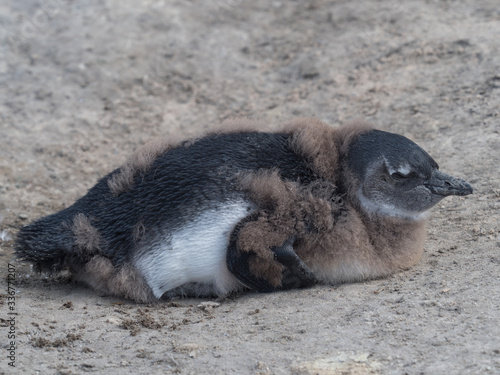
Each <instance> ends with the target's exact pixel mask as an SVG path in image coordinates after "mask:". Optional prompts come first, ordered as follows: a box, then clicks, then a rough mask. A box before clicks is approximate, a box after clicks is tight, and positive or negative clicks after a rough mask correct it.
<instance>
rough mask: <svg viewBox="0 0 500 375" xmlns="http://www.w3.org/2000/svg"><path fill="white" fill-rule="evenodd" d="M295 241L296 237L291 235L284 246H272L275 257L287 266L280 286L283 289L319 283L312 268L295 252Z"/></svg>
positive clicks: (305, 286)
mask: <svg viewBox="0 0 500 375" xmlns="http://www.w3.org/2000/svg"><path fill="white" fill-rule="evenodd" d="M294 241H295V237H291V238H289V239H288V240H286V241H285V243H284V244H283V245H282V246H279V247H272V248H271V250H272V251H273V253H274V257H275V259H276V260H277V261H278V262H279V263H281V264H282V265H284V266H285V269H284V270H283V273H282V277H281V288H280V289H283V290H287V289H297V288H307V287H310V286H313V285H314V284H316V283H317V280H316V278H315V277H314V275H313V273H312V272H311V270H310V269H309V268H308V267H307V266H306V265H305V263H304V262H303V261H302V260H301V259H300V258H299V256H298V255H297V254H296V253H295V250H294V248H293V243H294Z"/></svg>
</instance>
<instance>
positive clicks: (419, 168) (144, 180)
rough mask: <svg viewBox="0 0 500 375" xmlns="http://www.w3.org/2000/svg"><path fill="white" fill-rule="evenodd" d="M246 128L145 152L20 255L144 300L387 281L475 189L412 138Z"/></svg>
mask: <svg viewBox="0 0 500 375" xmlns="http://www.w3.org/2000/svg"><path fill="white" fill-rule="evenodd" d="M259 128H260V129H262V124H256V123H252V122H250V121H233V122H232V123H230V124H226V125H225V126H223V127H222V129H219V130H216V131H211V132H208V133H207V134H205V135H204V136H201V137H199V138H196V139H190V140H184V141H179V142H173V141H172V142H169V141H168V140H167V141H164V140H161V141H155V142H153V143H150V144H146V145H144V146H142V147H141V148H139V149H138V150H136V151H135V152H134V154H133V155H132V156H131V157H130V159H129V160H128V161H127V162H126V163H125V164H124V165H123V166H121V167H120V168H118V169H116V170H114V171H112V172H111V173H109V174H108V175H106V176H104V177H103V178H101V179H100V180H99V181H98V182H97V184H96V185H95V186H94V187H92V188H91V189H90V190H89V191H88V192H87V194H86V195H84V196H83V197H81V198H80V199H78V200H77V201H76V202H75V203H74V204H73V205H72V206H69V207H67V208H65V209H63V210H62V211H60V212H57V213H54V214H52V215H49V216H46V217H43V218H41V219H38V220H36V221H34V222H33V223H31V224H29V225H27V226H24V227H22V228H21V229H20V231H19V233H18V235H17V238H16V242H15V245H14V249H15V254H16V256H17V257H18V258H19V259H21V260H23V261H28V262H31V263H33V265H34V268H35V270H37V271H40V272H48V273H51V274H53V273H56V272H59V271H61V270H63V269H69V270H70V271H71V272H72V274H73V275H74V276H75V278H76V279H77V280H80V281H82V282H84V283H86V284H88V285H90V286H91V287H93V288H94V289H96V290H98V291H100V292H102V293H105V294H112V295H115V296H119V297H124V298H128V299H132V300H135V301H137V302H153V301H157V300H159V299H161V298H172V297H175V296H194V297H200V296H219V297H223V296H226V295H228V294H229V293H232V292H236V291H241V290H244V289H252V290H254V291H257V292H264V293H268V292H274V291H278V290H288V289H293V288H303V287H309V286H311V285H314V284H317V283H322V284H332V285H337V284H341V283H348V282H356V281H361V280H369V279H375V278H381V277H384V276H387V275H390V274H392V273H395V272H398V271H401V270H405V269H408V268H410V267H411V266H413V265H415V264H416V263H417V262H418V261H419V259H420V258H421V256H422V253H423V244H424V240H425V233H426V231H425V224H426V222H427V219H428V213H429V210H430V209H431V208H432V207H433V206H434V205H435V204H436V203H438V202H439V201H440V200H441V199H443V198H445V197H447V196H451V195H457V196H466V195H468V194H472V192H473V188H472V187H471V185H470V184H469V183H467V182H466V181H464V180H461V179H459V178H456V177H452V176H450V175H447V174H445V173H443V172H441V171H440V170H439V166H438V164H437V163H436V162H435V161H434V159H432V158H431V156H430V155H429V154H428V153H427V152H426V151H424V150H423V149H422V148H421V147H419V146H418V145H417V144H416V143H414V142H413V141H411V140H409V139H408V138H406V137H404V136H401V135H398V134H393V133H389V132H385V131H381V130H377V129H375V128H374V127H373V126H372V125H370V124H367V123H362V122H360V123H353V124H348V125H344V126H341V127H332V126H329V125H327V124H325V123H323V122H321V121H319V120H317V119H314V118H313V119H310V118H309V119H300V120H296V121H292V122H290V123H288V124H284V125H283V126H281V127H280V128H278V129H277V130H274V131H261V130H259Z"/></svg>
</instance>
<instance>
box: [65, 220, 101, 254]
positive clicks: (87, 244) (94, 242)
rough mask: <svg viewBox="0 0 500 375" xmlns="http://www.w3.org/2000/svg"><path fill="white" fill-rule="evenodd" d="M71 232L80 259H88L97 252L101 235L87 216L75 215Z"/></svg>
mask: <svg viewBox="0 0 500 375" xmlns="http://www.w3.org/2000/svg"><path fill="white" fill-rule="evenodd" d="M71 231H72V232H73V235H74V241H75V245H76V247H77V249H78V253H79V255H80V256H81V257H82V258H84V259H85V258H88V257H89V256H92V255H94V254H97V253H98V252H99V250H100V243H101V235H100V234H99V231H98V230H97V228H95V227H94V226H93V225H92V224H91V222H90V219H89V218H88V217H87V216H85V215H84V214H82V213H79V214H77V215H75V217H74V218H73V225H72V226H71Z"/></svg>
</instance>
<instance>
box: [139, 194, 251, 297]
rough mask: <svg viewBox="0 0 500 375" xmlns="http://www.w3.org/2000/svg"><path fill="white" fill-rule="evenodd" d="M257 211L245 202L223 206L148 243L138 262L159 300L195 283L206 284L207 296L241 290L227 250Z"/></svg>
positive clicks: (209, 209) (206, 211) (234, 202)
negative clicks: (241, 226)
mask: <svg viewBox="0 0 500 375" xmlns="http://www.w3.org/2000/svg"><path fill="white" fill-rule="evenodd" d="M253 209H254V207H253V205H252V204H251V203H249V202H246V201H244V200H238V201H233V202H225V203H221V204H219V205H218V206H216V207H215V208H208V209H204V210H202V211H201V212H200V213H198V214H197V215H195V216H194V217H192V218H191V219H190V220H188V222H186V223H184V224H183V225H182V226H180V227H179V228H176V229H173V230H169V228H166V230H164V231H162V232H164V234H162V235H160V236H159V237H158V238H151V239H149V240H148V241H145V242H144V244H143V245H142V246H143V247H142V248H139V249H138V251H137V252H136V256H135V259H134V263H135V266H136V267H137V269H138V270H139V272H141V274H142V275H143V277H144V278H145V280H146V282H147V283H148V285H149V287H150V288H151V289H152V291H153V294H154V295H155V297H157V298H160V297H161V296H162V295H163V294H165V293H166V292H168V291H170V290H172V289H175V288H178V287H181V286H182V285H184V284H192V283H196V284H200V285H203V286H204V289H203V290H204V292H203V294H217V295H222V294H227V293H229V292H231V291H233V290H236V289H238V288H239V287H240V283H239V282H238V281H237V279H236V278H235V277H234V276H233V275H232V274H231V273H230V272H229V271H228V269H227V266H226V250H227V246H228V244H229V236H230V234H231V231H232V230H233V228H234V226H235V225H236V224H237V223H238V222H239V221H240V220H241V219H243V218H244V217H245V216H247V215H248V214H249V213H250V212H251V211H252V210H253Z"/></svg>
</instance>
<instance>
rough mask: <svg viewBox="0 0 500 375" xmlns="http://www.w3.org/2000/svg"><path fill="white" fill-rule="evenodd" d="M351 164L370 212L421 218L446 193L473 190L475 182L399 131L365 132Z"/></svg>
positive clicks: (352, 148)
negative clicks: (442, 167) (448, 169)
mask: <svg viewBox="0 0 500 375" xmlns="http://www.w3.org/2000/svg"><path fill="white" fill-rule="evenodd" d="M348 165H349V168H350V169H351V170H352V172H353V173H354V174H355V175H356V176H357V178H358V181H359V184H358V185H357V186H355V187H354V188H355V191H356V195H357V198H358V200H359V203H360V205H361V207H362V208H363V209H364V210H365V211H367V212H369V213H374V214H379V215H388V216H395V217H405V218H409V219H415V220H418V219H420V218H423V217H424V216H425V213H426V212H427V211H428V210H429V209H430V208H431V207H433V206H434V205H435V204H436V203H438V202H439V201H440V200H441V199H443V198H444V197H446V196H449V195H460V196H463V195H468V194H472V187H471V185H469V184H468V183H467V182H466V181H464V180H461V179H458V178H455V177H452V176H449V175H447V174H445V173H442V172H441V171H439V166H438V164H437V163H436V162H435V161H434V159H432V158H431V157H430V155H429V154H428V153H427V152H425V151H424V150H423V149H422V148H421V147H419V146H418V145H417V144H416V143H414V142H412V141H411V140H409V139H408V138H406V137H403V136H401V135H398V134H393V133H388V132H384V131H380V130H371V131H368V132H366V133H363V134H361V135H360V136H359V137H358V138H357V139H356V140H355V141H354V142H353V143H352V144H351V145H350V147H349V151H348Z"/></svg>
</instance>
